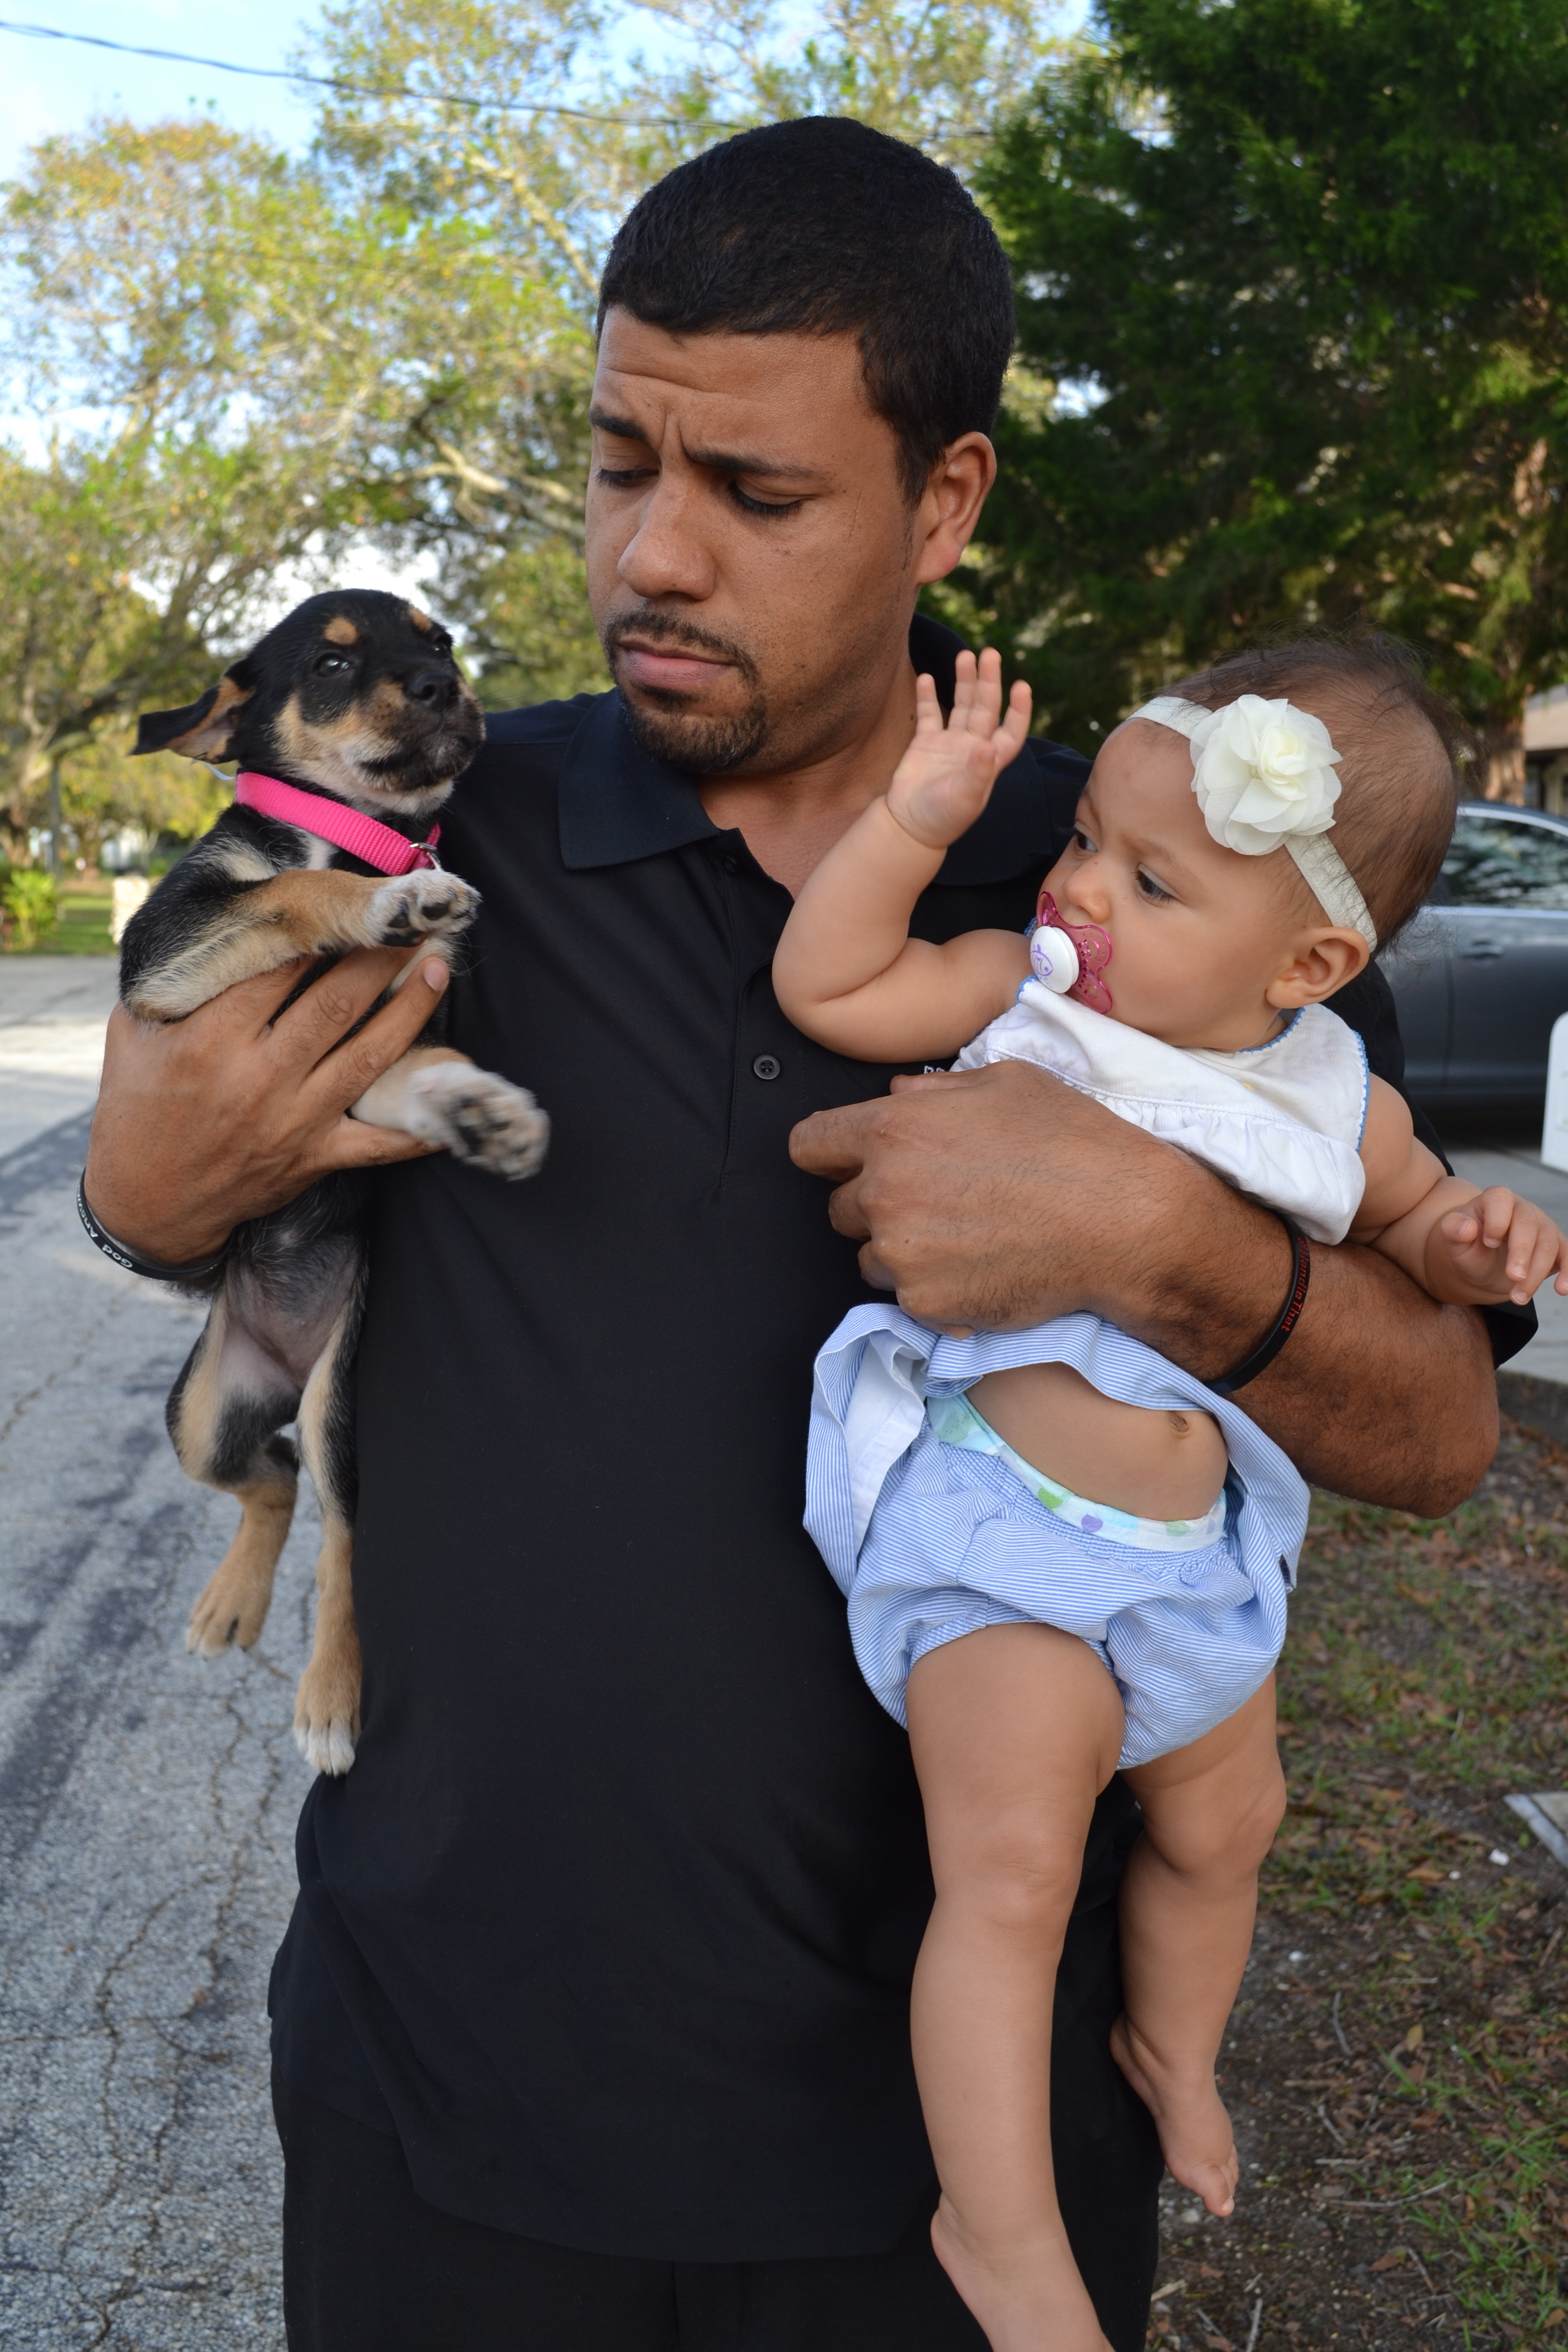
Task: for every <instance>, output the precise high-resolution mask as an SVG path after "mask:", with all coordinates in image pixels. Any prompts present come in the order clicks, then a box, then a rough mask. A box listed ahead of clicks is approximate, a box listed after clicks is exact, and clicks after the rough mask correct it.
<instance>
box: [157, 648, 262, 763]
mask: <svg viewBox="0 0 1568 2352" xmlns="http://www.w3.org/2000/svg"><path fill="white" fill-rule="evenodd" d="M255 690H256V680H255V676H254V674H253V672H252V671H251V667H250V664H249V663H248V661H237V662H236V663H235V665H234V667H233V668H232V669H227V670H226V671H225V672H224V674H223V676H222V677H220V678H219V680H218V682H217V684H216V686H209V687H208V688H207V690H206V692H205V694H204V695H203V696H202V697H201V698H200V700H199V701H196V702H188V703H187V704H186V705H185V708H184V709H183V710H144V711H143V712H142V716H141V718H140V719H138V720H137V722H136V749H135V751H133V752H132V755H131V756H132V759H138V758H140V756H141V755H142V752H144V751H179V752H181V753H183V755H184V758H186V759H187V760H225V759H226V758H227V757H228V746H229V739H230V737H231V736H232V735H233V733H234V730H235V727H236V725H237V722H238V719H239V712H240V706H241V705H242V704H243V703H246V702H247V701H248V700H249V699H250V697H251V695H252V694H253V693H254V692H255Z"/></svg>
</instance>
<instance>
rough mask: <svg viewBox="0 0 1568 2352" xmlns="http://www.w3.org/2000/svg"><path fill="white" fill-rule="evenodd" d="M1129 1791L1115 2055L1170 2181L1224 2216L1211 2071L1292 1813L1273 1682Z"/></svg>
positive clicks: (1140, 1775)
mask: <svg viewBox="0 0 1568 2352" xmlns="http://www.w3.org/2000/svg"><path fill="white" fill-rule="evenodd" d="M1124 1777H1125V1779H1126V1780H1127V1781H1128V1782H1129V1783H1130V1785H1131V1789H1132V1790H1133V1792H1134V1794H1135V1795H1136V1797H1137V1799H1138V1801H1139V1803H1140V1804H1141V1805H1142V1808H1143V1827H1144V1834H1143V1836H1142V1838H1140V1839H1139V1841H1138V1843H1137V1844H1136V1845H1135V1846H1134V1848H1133V1849H1132V1856H1131V1861H1130V1862H1129V1864H1128V1866H1127V1875H1126V1877H1125V1878H1124V1879H1123V1880H1122V1883H1121V1976H1122V1984H1123V1988H1124V1993H1125V1999H1126V2002H1127V2012H1126V2015H1125V2016H1124V2017H1123V2018H1122V2019H1121V2021H1119V2023H1118V2025H1117V2026H1116V2029H1115V2032H1113V2034H1112V2036H1111V2048H1112V2050H1113V2051H1114V2053H1115V2055H1116V2059H1117V2063H1118V2064H1119V2065H1120V2066H1121V2071H1122V2073H1123V2074H1125V2075H1126V2076H1127V2079H1128V2081H1129V2082H1130V2083H1131V2085H1132V2087H1133V2089H1134V2090H1135V2091H1136V2092H1137V2094H1138V2095H1139V2097H1140V2098H1141V2099H1142V2101H1143V2103H1144V2105H1145V2106H1147V2108H1148V2109H1149V2111H1150V2113H1151V2115H1152V2116H1153V2118H1154V2121H1155V2124H1156V2126H1158V2129H1159V2134H1160V2146H1161V2147H1162V2148H1163V2150H1164V2156H1165V2162H1166V2164H1167V2165H1168V2166H1169V2167H1170V2169H1171V2171H1172V2173H1173V2176H1174V2178H1175V2179H1177V2180H1179V2181H1180V2182H1181V2183H1182V2185H1183V2187H1184V2188H1185V2189H1195V2190H1196V2191H1197V2193H1198V2195H1199V2196H1200V2197H1202V2199H1203V2200H1204V2203H1205V2205H1206V2206H1207V2207H1208V2210H1209V2211H1210V2212H1211V2213H1228V2212H1229V2211H1230V2210H1231V2208H1232V2206H1233V2204H1234V2203H1235V2198H1236V2184H1237V2156H1236V2142H1235V2140H1234V2138H1233V2137H1232V2134H1231V2128H1230V2118H1229V2116H1227V2115H1226V2111H1225V2107H1224V2105H1223V2104H1222V2102H1221V2099H1220V2095H1219V2093H1218V2091H1217V2090H1216V2088H1215V2078H1214V2070H1215V2059H1216V2058H1217V2056H1218V2055H1219V2046H1220V2042H1221V2039H1222V2037H1223V2035H1224V2033H1225V2028H1226V2020H1227V2019H1228V2017H1229V2015H1230V2012H1231V2007H1232V2004H1233V2003H1234V2001H1235V2000H1236V1996H1237V1989H1238V1987H1239V1986H1240V1983H1241V1977H1242V1971H1243V1969H1245V1968H1246V1966H1247V1952H1248V1950H1249V1949H1250V1948H1251V1944H1252V1926H1253V1918H1254V1916H1255V1914H1256V1912H1257V1908H1258V1869H1259V1866H1260V1865H1261V1864H1262V1862H1263V1858H1264V1856H1265V1855H1266V1854H1267V1853H1268V1849H1269V1846H1270V1845H1271V1844H1272V1843H1273V1841H1274V1832H1275V1831H1276V1830H1277V1829H1278V1828H1279V1822H1280V1819H1281V1816H1282V1815H1283V1813H1284V1811H1285V1781H1284V1776H1283V1774H1282V1773H1281V1771H1280V1769H1279V1749H1278V1748H1277V1747H1276V1744H1275V1737H1274V1677H1273V1675H1270V1676H1269V1678H1268V1681H1267V1682H1266V1683H1265V1684H1264V1685H1263V1688H1262V1689H1261V1690H1260V1691H1258V1692H1255V1693H1254V1695H1253V1696H1252V1697H1251V1698H1249V1699H1248V1700H1247V1704H1246V1706H1242V1707H1238V1708H1237V1712H1236V1713H1235V1714H1234V1715H1233V1716H1232V1717H1230V1718H1229V1720H1228V1721H1227V1722H1225V1723H1222V1724H1220V1725H1219V1726H1218V1727H1217V1728H1216V1729H1215V1730H1213V1731H1211V1732H1209V1733H1207V1734H1206V1736H1205V1738H1202V1739H1196V1740H1194V1742H1193V1744H1192V1745H1191V1747H1189V1748H1177V1749H1175V1750H1174V1751H1173V1753H1172V1754H1171V1755H1169V1756H1162V1757H1159V1758H1158V1759H1156V1760H1155V1761H1154V1762H1153V1763H1152V1764H1143V1765H1140V1766H1138V1767H1137V1768H1136V1769H1134V1770H1132V1771H1130V1772H1128V1773H1126V1774H1125V1775H1124Z"/></svg>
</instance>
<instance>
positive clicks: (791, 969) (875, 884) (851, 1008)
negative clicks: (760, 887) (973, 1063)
mask: <svg viewBox="0 0 1568 2352" xmlns="http://www.w3.org/2000/svg"><path fill="white" fill-rule="evenodd" d="M915 696H916V706H915V708H916V717H915V733H914V740H913V741H912V742H911V743H910V748H909V750H908V751H906V752H905V754H904V756H903V758H902V759H901V760H900V762H899V765H898V768H897V770H896V771H895V772H894V776H893V781H892V782H891V784H890V785H889V788H888V793H887V796H886V798H885V799H882V800H876V801H873V802H872V803H871V805H870V807H869V808H868V809H867V810H866V811H865V813H864V814H863V815H861V816H859V817H858V818H857V819H856V821H855V823H854V824H852V825H851V826H850V828H849V830H848V832H847V834H845V835H844V836H843V838H842V839H841V840H839V841H837V842H836V843H835V845H834V846H833V847H832V848H831V849H830V850H829V851H828V853H827V855H826V857H825V858H824V859H823V860H822V862H821V864H820V865H819V866H817V867H816V871H815V872H814V873H813V874H812V876H811V877H810V879H809V880H808V881H807V883H806V884H805V888H804V889H803V890H802V891H801V894H800V896H799V898H797V899H796V900H795V908H794V911H793V912H792V914H791V916H790V919H789V920H788V922H787V923H786V924H785V925H784V936H783V938H782V939H781V940H780V941H779V944H778V951H777V953H776V954H775V956H774V958H773V992H774V994H775V995H776V996H777V998H778V1001H779V1003H780V1005H781V1006H782V1007H783V1009H784V1013H786V1014H787V1016H788V1017H789V1019H790V1020H791V1021H793V1022H794V1024H795V1027H796V1028H797V1029H800V1030H804V1032H805V1034H806V1035H807V1036H808V1037H815V1038H816V1041H817V1043H818V1045H828V1046H831V1047H832V1048H833V1050H834V1051H835V1052H836V1053H840V1054H848V1055H852V1056H853V1057H854V1058H855V1059H856V1060H857V1061H862V1062H908V1061H913V1060H915V1059H916V1058H917V1057H919V1056H924V1055H933V1056H945V1055H949V1054H956V1053H957V1051H958V1049H959V1047H960V1046H961V1045H967V1044H968V1042H969V1040H970V1038H971V1037H973V1035H974V1034H976V1032H977V1031H979V1030H981V1029H984V1026H985V1024H986V1023H987V1022H988V1021H992V1020H994V1019H995V1017H996V1015H997V1013H1003V1012H1005V1010H1006V1008H1007V1006H1008V1005H1009V1004H1011V1003H1012V1002H1013V999H1014V998H1015V996H1016V994H1017V992H1018V989H1019V986H1020V984H1021V983H1022V982H1024V981H1025V980H1026V979H1027V978H1028V975H1029V950H1028V948H1027V946H1026V942H1025V941H1024V940H1022V939H1021V938H1018V937H1016V935H1015V934H1014V933H1013V932H1011V931H967V932H965V933H964V934H963V937H962V938H959V939H956V940H949V941H948V943H947V945H946V946H945V947H933V946H932V945H931V942H930V941H929V940H911V939H910V915H911V914H912V913H913V911H914V905H915V901H916V899H917V898H919V897H920V895H921V891H922V890H923V889H925V887H926V886H927V885H928V884H929V883H930V882H931V881H932V880H933V879H934V878H935V877H936V875H937V874H938V873H939V871H940V870H941V867H942V859H943V857H944V856H946V854H947V850H948V846H949V845H950V844H951V843H952V842H954V841H956V840H957V839H958V837H959V835H961V834H963V833H967V831H968V830H969V827H970V826H971V825H972V824H973V823H974V820H975V818H976V817H977V816H978V815H979V814H980V812H981V810H982V809H983V808H984V806H985V803H986V802H987V801H988V800H989V799H990V797H991V788H992V785H993V784H994V782H995V781H996V778H997V776H998V775H999V774H1000V772H1001V771H1002V770H1003V769H1004V768H1005V766H1006V765H1007V763H1008V761H1010V760H1012V759H1015V758H1016V756H1017V753H1018V751H1019V749H1020V747H1021V746H1022V744H1023V743H1024V740H1025V739H1026V736H1027V734H1028V731H1029V689H1028V688H1027V687H1026V686H1025V685H1023V684H1022V683H1021V682H1020V683H1019V684H1017V685H1016V686H1015V687H1014V688H1013V693H1012V698H1011V700H1010V702H1009V705H1008V709H1007V715H1006V718H1005V719H1003V720H1002V721H1001V723H1000V724H998V719H999V718H1000V714H1001V708H1002V664H1001V660H1000V657H999V656H997V655H996V654H994V653H993V652H992V651H991V650H990V649H989V648H987V650H986V651H985V652H984V653H983V654H982V655H981V656H980V660H979V663H978V665H976V663H975V659H974V656H973V654H968V653H963V654H960V656H959V657H958V687H957V691H956V693H955V695H954V698H953V705H952V719H951V720H950V721H949V723H948V725H947V726H945V727H944V726H943V725H942V710H941V708H940V706H939V704H938V702H937V698H936V688H935V685H934V684H933V682H932V681H931V678H929V677H921V678H920V679H919V680H918V681H917V684H916V688H915Z"/></svg>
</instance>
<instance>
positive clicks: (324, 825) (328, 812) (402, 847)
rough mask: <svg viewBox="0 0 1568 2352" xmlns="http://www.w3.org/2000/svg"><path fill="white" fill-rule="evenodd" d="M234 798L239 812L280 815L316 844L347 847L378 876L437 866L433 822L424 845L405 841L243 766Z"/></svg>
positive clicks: (437, 833) (375, 821) (372, 820)
mask: <svg viewBox="0 0 1568 2352" xmlns="http://www.w3.org/2000/svg"><path fill="white" fill-rule="evenodd" d="M234 797H235V799H236V800H237V802H238V803H239V805H240V807H241V808H253V809H255V810H256V811H257V812H258V814H260V815H262V816H276V817H281V818H282V820H283V822H284V824H297V825H298V826H299V828H300V832H301V833H313V834H314V835H315V836H316V838H317V840H318V841H330V842H331V845H332V846H333V848H334V849H346V850H347V851H348V853H349V856H351V857H359V858H363V861H364V863H365V864H366V865H367V866H374V867H375V869H376V872H377V873H378V874H393V875H397V874H412V873H413V871H414V868H415V867H416V866H435V865H437V863H438V862H439V861H438V860H437V856H436V854H435V853H436V844H437V842H438V841H439V840H440V838H441V828H440V826H439V825H438V824H433V825H432V826H431V828H430V831H429V833H428V834H427V835H426V838H425V839H424V840H423V841H406V840H405V838H404V836H403V835H402V834H400V833H398V832H397V831H396V830H395V828H394V827H393V826H392V825H390V824H382V822H381V819H380V818H379V817H374V816H363V815H362V814H360V812H359V810H358V809H352V808H345V807H344V806H343V804H342V802H341V801H329V800H323V799H322V797H321V794H320V793H302V792H300V790H299V788H298V786H297V785H294V784H285V783H281V782H279V779H278V778H277V777H276V776H258V775H256V774H255V773H254V772H252V771H251V770H250V769H248V768H242V769H241V770H240V772H239V774H238V775H237V776H236V778H235V780H234Z"/></svg>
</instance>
